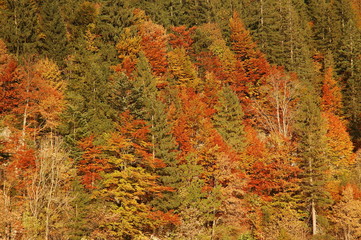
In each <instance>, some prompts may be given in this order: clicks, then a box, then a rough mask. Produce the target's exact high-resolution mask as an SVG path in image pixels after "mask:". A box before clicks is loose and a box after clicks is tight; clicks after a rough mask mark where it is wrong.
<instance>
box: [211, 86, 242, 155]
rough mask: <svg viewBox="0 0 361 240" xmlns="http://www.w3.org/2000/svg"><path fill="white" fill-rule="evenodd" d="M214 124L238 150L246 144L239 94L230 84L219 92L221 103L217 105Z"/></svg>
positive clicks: (240, 150)
mask: <svg viewBox="0 0 361 240" xmlns="http://www.w3.org/2000/svg"><path fill="white" fill-rule="evenodd" d="M216 110H217V113H216V114H215V116H214V125H215V127H216V129H217V131H218V132H219V133H220V134H221V136H222V137H223V139H224V140H225V141H226V142H227V143H228V144H229V145H230V146H232V147H233V148H234V150H236V151H237V152H242V150H243V149H244V148H245V146H246V139H245V132H244V127H243V116H244V114H243V111H242V108H241V105H240V103H239V99H238V97H237V95H236V94H235V93H234V92H233V91H232V89H231V88H230V87H228V86H226V87H224V88H223V89H222V90H221V91H220V92H219V103H218V105H217V106H216Z"/></svg>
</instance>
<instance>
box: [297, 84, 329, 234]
mask: <svg viewBox="0 0 361 240" xmlns="http://www.w3.org/2000/svg"><path fill="white" fill-rule="evenodd" d="M300 96H301V98H300V102H299V105H298V114H297V119H296V126H295V129H296V135H297V137H298V154H299V158H300V159H301V163H300V168H301V169H302V171H303V172H302V173H301V174H300V176H301V179H302V186H301V191H302V196H303V198H304V199H303V201H304V203H305V207H306V209H305V210H306V212H308V213H309V216H310V219H311V221H310V222H311V226H312V234H313V235H315V234H317V233H319V224H318V222H317V219H318V218H317V216H318V215H320V214H322V210H323V209H324V208H325V206H327V204H329V203H330V198H329V196H328V193H327V192H326V191H325V184H326V183H325V180H326V176H325V175H324V172H325V171H326V170H327V168H328V166H327V159H326V155H325V149H326V148H327V145H326V139H325V134H326V129H325V127H324V119H323V118H322V116H321V109H320V98H319V97H318V96H319V95H318V94H317V91H316V88H315V87H314V86H312V85H311V84H310V83H308V84H307V83H304V87H303V89H302V92H301V95H300Z"/></svg>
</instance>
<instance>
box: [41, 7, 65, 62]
mask: <svg viewBox="0 0 361 240" xmlns="http://www.w3.org/2000/svg"><path fill="white" fill-rule="evenodd" d="M39 11H40V28H41V30H40V33H39V35H40V37H39V39H38V41H37V42H38V48H39V50H38V51H39V52H40V53H41V54H42V55H43V56H46V57H48V58H51V59H53V60H55V61H56V62H57V63H58V64H59V65H60V66H63V65H64V60H65V57H66V56H67V55H68V41H67V37H66V27H65V23H64V20H63V18H62V15H61V12H60V9H59V3H58V1H53V0H46V1H43V2H42V3H41V6H40V10H39Z"/></svg>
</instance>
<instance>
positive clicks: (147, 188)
mask: <svg viewBox="0 0 361 240" xmlns="http://www.w3.org/2000/svg"><path fill="white" fill-rule="evenodd" d="M120 123H121V125H118V127H117V131H116V132H114V133H112V134H111V136H110V138H109V143H108V145H107V147H106V148H105V151H106V153H107V155H108V162H109V166H108V167H107V168H106V169H105V172H106V173H105V175H104V180H103V181H102V187H101V188H100V189H99V190H97V192H96V193H95V194H96V195H97V197H98V198H100V199H103V200H104V201H105V202H106V206H107V207H108V209H109V214H108V215H107V217H106V218H105V219H104V222H101V223H100V226H99V230H100V232H101V234H104V235H102V236H107V237H116V238H125V239H129V238H132V237H135V236H142V235H143V234H144V233H145V232H147V231H149V230H150V229H154V228H155V227H156V225H157V224H159V222H158V221H154V220H153V219H151V218H150V216H151V211H152V208H151V206H150V204H149V203H150V201H151V199H153V198H154V197H156V196H160V194H161V192H162V191H163V190H165V189H166V188H163V187H161V186H158V185H157V182H156V179H157V175H156V174H155V173H154V170H153V169H155V168H158V167H163V166H164V163H163V162H162V161H161V160H159V159H154V158H153V157H152V153H151V152H150V151H149V149H150V147H151V142H150V141H149V128H148V127H147V126H146V124H145V121H143V120H137V119H135V118H134V117H133V116H132V115H130V114H129V112H124V113H123V114H121V116H120ZM157 220H159V219H157ZM95 233H96V232H95ZM95 233H94V234H95Z"/></svg>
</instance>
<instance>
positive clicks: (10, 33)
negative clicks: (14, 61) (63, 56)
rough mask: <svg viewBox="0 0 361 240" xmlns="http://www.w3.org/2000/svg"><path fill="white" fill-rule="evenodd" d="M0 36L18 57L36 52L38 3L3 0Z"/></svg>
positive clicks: (24, 0)
mask: <svg viewBox="0 0 361 240" xmlns="http://www.w3.org/2000/svg"><path fill="white" fill-rule="evenodd" d="M2 5H3V6H2V7H1V8H0V15H1V18H0V23H1V26H2V27H1V29H0V38H2V39H3V40H4V41H5V42H6V44H7V46H8V48H9V51H10V52H12V53H14V54H15V55H16V56H17V57H19V56H20V55H22V54H35V53H36V50H35V46H36V41H37V36H38V34H39V33H38V21H37V18H38V16H37V5H36V2H35V1H32V0H19V1H3V4H2Z"/></svg>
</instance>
